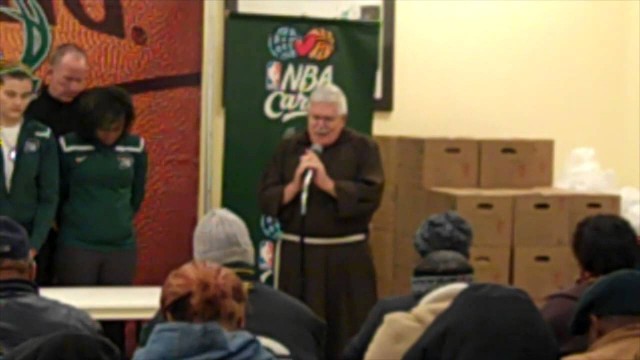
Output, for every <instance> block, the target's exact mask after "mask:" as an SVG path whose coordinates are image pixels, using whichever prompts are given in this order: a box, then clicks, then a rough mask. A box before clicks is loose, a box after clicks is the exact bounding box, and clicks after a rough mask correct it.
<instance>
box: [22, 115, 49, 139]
mask: <svg viewBox="0 0 640 360" xmlns="http://www.w3.org/2000/svg"><path fill="white" fill-rule="evenodd" d="M24 129H25V130H27V133H28V134H29V135H32V136H35V137H37V138H41V139H45V140H48V139H53V138H54V137H55V136H54V135H53V131H51V128H50V127H48V126H47V125H45V124H43V123H41V122H40V121H38V120H36V119H33V118H28V119H25V122H24Z"/></svg>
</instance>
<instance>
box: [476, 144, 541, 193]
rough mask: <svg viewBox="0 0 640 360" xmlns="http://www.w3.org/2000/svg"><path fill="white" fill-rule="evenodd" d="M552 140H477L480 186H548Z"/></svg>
mask: <svg viewBox="0 0 640 360" xmlns="http://www.w3.org/2000/svg"><path fill="white" fill-rule="evenodd" d="M552 180H553V141H552V140H481V141H480V181H479V182H480V187H482V188H532V187H537V186H551V183H552Z"/></svg>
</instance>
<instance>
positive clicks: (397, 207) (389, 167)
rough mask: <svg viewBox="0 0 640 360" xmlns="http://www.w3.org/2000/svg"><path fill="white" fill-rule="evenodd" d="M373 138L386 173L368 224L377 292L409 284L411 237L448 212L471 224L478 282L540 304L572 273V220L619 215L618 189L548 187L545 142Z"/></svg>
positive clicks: (549, 155) (402, 289)
mask: <svg viewBox="0 0 640 360" xmlns="http://www.w3.org/2000/svg"><path fill="white" fill-rule="evenodd" d="M376 141H377V142H378V145H379V146H380V151H381V154H382V161H383V166H384V168H385V174H386V180H387V181H386V185H385V193H384V196H383V201H382V204H381V207H380V209H379V211H378V212H377V213H376V214H375V216H374V219H373V222H372V228H371V247H372V252H373V257H374V261H375V265H376V270H377V275H378V287H379V293H380V295H381V296H387V295H392V294H406V293H407V292H408V291H409V287H410V277H411V273H412V270H413V268H414V266H415V265H416V263H417V262H418V261H419V258H418V255H417V253H416V251H415V250H414V247H413V238H414V234H415V231H416V229H417V228H418V227H419V225H420V224H421V223H422V221H424V220H425V219H426V218H427V217H428V216H430V215H432V214H436V213H441V212H444V211H447V210H456V211H457V212H458V213H460V214H461V216H463V217H464V218H465V219H467V220H468V221H469V222H470V223H471V226H472V227H473V231H474V238H473V247H472V249H471V259H470V260H471V263H472V265H473V266H474V268H475V277H476V280H477V281H484V282H495V283H501V284H513V285H515V286H518V287H520V288H523V289H525V290H527V291H528V292H529V293H530V295H531V296H532V297H533V298H534V300H536V301H540V300H542V298H543V297H544V296H545V295H547V294H549V293H550V292H553V291H556V290H557V289H560V288H563V287H566V286H568V285H570V284H571V283H572V282H573V281H574V280H575V279H576V277H577V275H578V268H577V264H576V263H575V260H574V258H573V256H572V253H571V248H570V239H571V236H572V234H573V230H574V229H575V226H576V224H577V223H578V222H579V221H580V220H582V219H583V218H584V217H586V216H588V215H592V214H596V213H618V212H619V207H620V200H619V198H618V197H617V196H613V195H604V194H580V193H573V192H568V191H562V190H558V189H553V188H551V187H550V186H551V183H552V178H553V170H552V169H553V142H552V141H550V140H472V139H419V138H404V137H377V138H376Z"/></svg>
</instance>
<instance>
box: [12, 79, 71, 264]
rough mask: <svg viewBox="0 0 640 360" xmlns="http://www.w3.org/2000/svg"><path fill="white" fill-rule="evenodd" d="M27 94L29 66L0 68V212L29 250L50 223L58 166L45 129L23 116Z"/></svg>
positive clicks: (29, 92) (34, 250) (29, 94)
mask: <svg viewBox="0 0 640 360" xmlns="http://www.w3.org/2000/svg"><path fill="white" fill-rule="evenodd" d="M33 95H34V93H33V78H32V75H31V72H30V71H29V70H27V69H26V68H22V67H14V66H12V67H10V68H9V67H5V68H4V69H3V68H2V67H0V216H8V217H10V218H12V219H13V220H15V221H16V222H18V223H20V224H21V225H22V226H24V227H25V228H26V229H27V231H28V232H29V236H30V245H31V251H32V254H33V255H35V254H36V253H37V251H38V249H39V248H40V246H42V244H43V243H44V241H45V239H46V237H47V233H48V232H49V229H51V226H52V225H53V220H54V217H55V213H56V207H57V206H58V191H59V167H58V148H57V146H56V140H55V137H54V136H53V133H52V132H51V129H49V128H48V127H47V126H45V125H43V124H41V123H39V122H37V121H35V120H33V119H28V121H26V119H25V117H24V112H25V110H26V108H27V106H28V105H29V102H30V101H31V99H32V98H33Z"/></svg>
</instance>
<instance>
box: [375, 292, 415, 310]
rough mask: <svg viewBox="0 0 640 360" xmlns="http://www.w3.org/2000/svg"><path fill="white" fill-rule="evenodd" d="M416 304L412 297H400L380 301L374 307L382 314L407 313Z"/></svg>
mask: <svg viewBox="0 0 640 360" xmlns="http://www.w3.org/2000/svg"><path fill="white" fill-rule="evenodd" d="M417 302H418V299H417V298H416V297H415V296H413V295H401V296H391V297H387V298H384V299H380V300H378V302H377V303H376V305H375V306H376V308H378V309H379V310H381V311H383V312H390V311H408V310H411V308H413V307H414V306H415V305H416V304H417Z"/></svg>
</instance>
